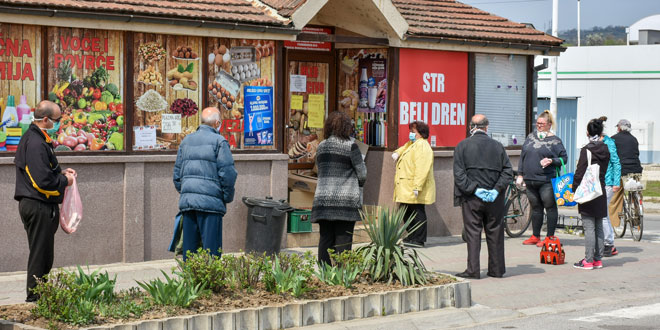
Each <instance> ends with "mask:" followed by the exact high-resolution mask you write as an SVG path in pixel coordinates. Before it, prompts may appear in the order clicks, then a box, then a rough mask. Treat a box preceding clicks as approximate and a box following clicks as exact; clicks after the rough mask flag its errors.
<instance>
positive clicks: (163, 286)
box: [137, 270, 205, 307]
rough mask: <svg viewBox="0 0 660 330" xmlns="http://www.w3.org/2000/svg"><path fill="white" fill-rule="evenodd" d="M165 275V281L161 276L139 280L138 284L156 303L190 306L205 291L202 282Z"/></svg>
mask: <svg viewBox="0 0 660 330" xmlns="http://www.w3.org/2000/svg"><path fill="white" fill-rule="evenodd" d="M161 273H162V274H163V276H165V282H163V281H162V280H161V279H160V278H157V279H155V280H151V281H149V283H146V282H140V281H137V284H138V285H139V286H140V287H141V288H142V289H144V291H146V292H147V293H148V294H149V296H150V297H149V299H150V300H151V301H152V302H153V303H154V304H156V305H163V306H178V307H188V306H190V304H191V303H192V302H193V301H195V300H196V299H197V298H199V296H200V295H201V294H202V293H203V292H204V290H205V288H204V285H203V284H202V283H199V284H196V285H195V284H193V283H191V282H190V281H186V280H185V279H176V278H170V277H169V276H168V275H167V273H165V272H164V271H162V270H161Z"/></svg>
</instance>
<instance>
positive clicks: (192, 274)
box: [176, 248, 230, 292]
mask: <svg viewBox="0 0 660 330" xmlns="http://www.w3.org/2000/svg"><path fill="white" fill-rule="evenodd" d="M223 257H225V256H223ZM176 262H177V266H178V271H177V275H179V276H181V278H183V279H184V280H186V281H189V282H191V283H192V284H193V285H200V284H201V285H204V286H205V287H206V288H207V289H209V290H211V291H213V292H220V291H222V290H224V289H225V287H226V286H227V285H228V280H227V277H228V273H229V272H230V270H229V269H227V267H226V265H225V263H224V262H223V260H221V259H220V258H219V257H218V256H215V255H212V254H211V253H210V251H209V250H208V249H206V250H205V249H202V248H200V249H198V250H197V253H192V252H190V251H188V255H187V258H186V261H185V262H184V261H183V260H180V259H177V261H176Z"/></svg>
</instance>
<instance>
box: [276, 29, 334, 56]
mask: <svg viewBox="0 0 660 330" xmlns="http://www.w3.org/2000/svg"><path fill="white" fill-rule="evenodd" d="M302 32H303V33H310V34H327V35H330V34H332V30H331V29H329V28H317V27H304V28H303V29H302ZM284 47H286V48H289V49H298V50H320V51H324V52H329V51H330V50H331V49H332V44H331V43H329V42H322V41H285V42H284Z"/></svg>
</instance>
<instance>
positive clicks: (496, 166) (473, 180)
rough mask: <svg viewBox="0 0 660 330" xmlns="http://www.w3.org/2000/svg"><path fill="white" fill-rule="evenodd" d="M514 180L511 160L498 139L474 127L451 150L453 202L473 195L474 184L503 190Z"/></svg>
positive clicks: (459, 202)
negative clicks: (470, 133)
mask: <svg viewBox="0 0 660 330" xmlns="http://www.w3.org/2000/svg"><path fill="white" fill-rule="evenodd" d="M512 180H513V171H512V169H511V162H509V156H507V154H506V150H504V147H503V146H502V144H501V143H499V142H497V141H495V140H493V139H491V138H490V137H489V136H488V135H486V133H484V132H481V131H477V132H476V133H475V134H474V135H473V136H471V137H469V138H467V139H465V140H463V141H461V142H460V143H459V144H458V146H456V149H455V150H454V206H459V205H461V203H462V202H463V200H464V199H465V198H466V197H469V196H472V195H474V192H475V190H477V188H484V189H489V190H490V189H495V190H497V191H498V192H499V193H500V194H503V193H504V191H505V190H506V188H507V186H508V185H509V183H510V182H511V181H512Z"/></svg>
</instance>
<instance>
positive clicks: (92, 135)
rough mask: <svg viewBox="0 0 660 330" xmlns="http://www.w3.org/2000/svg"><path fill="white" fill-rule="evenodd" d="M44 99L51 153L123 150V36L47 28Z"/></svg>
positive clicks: (108, 32)
mask: <svg viewBox="0 0 660 330" xmlns="http://www.w3.org/2000/svg"><path fill="white" fill-rule="evenodd" d="M47 40H48V54H49V55H48V64H47V65H46V67H47V68H48V84H47V88H46V90H47V92H48V93H47V94H48V99H50V100H51V101H54V102H56V103H58V104H59V105H60V108H61V110H62V119H61V121H60V123H59V125H56V126H55V128H53V130H50V131H48V133H49V134H50V135H51V137H52V138H53V140H55V141H56V142H55V145H57V147H56V150H57V151H71V150H73V151H110V150H118V151H120V150H124V144H125V143H124V130H125V127H124V96H123V90H124V84H123V77H124V76H123V74H124V68H123V65H124V59H123V53H124V38H123V32H119V31H106V30H91V29H72V28H57V27H49V28H48V36H47Z"/></svg>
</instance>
